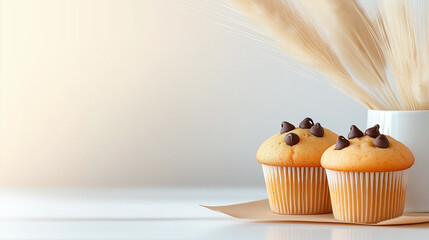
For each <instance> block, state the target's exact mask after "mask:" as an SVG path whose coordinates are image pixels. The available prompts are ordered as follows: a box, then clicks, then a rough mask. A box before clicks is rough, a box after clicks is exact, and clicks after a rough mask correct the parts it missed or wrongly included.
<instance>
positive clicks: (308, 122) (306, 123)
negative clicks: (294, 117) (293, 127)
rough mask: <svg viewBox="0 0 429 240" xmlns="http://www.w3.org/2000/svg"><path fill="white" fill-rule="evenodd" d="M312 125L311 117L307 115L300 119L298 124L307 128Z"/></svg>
mask: <svg viewBox="0 0 429 240" xmlns="http://www.w3.org/2000/svg"><path fill="white" fill-rule="evenodd" d="M313 125H314V122H313V119H311V118H309V117H308V118H305V119H304V120H302V122H301V123H300V124H299V127H300V128H304V129H308V128H311V127H312V126H313Z"/></svg>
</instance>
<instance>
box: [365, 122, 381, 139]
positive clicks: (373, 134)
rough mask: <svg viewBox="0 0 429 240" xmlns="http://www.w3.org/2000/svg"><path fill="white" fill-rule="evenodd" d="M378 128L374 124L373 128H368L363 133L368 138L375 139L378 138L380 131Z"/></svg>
mask: <svg viewBox="0 0 429 240" xmlns="http://www.w3.org/2000/svg"><path fill="white" fill-rule="evenodd" d="M379 128H380V125H378V124H375V125H374V127H372V128H368V129H367V130H366V131H365V134H366V135H368V136H370V137H373V138H376V137H378V135H380V131H379V130H378V129H379Z"/></svg>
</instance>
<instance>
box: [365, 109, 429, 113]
mask: <svg viewBox="0 0 429 240" xmlns="http://www.w3.org/2000/svg"><path fill="white" fill-rule="evenodd" d="M368 112H395V113H419V112H420V113H423V112H429V110H378V109H368Z"/></svg>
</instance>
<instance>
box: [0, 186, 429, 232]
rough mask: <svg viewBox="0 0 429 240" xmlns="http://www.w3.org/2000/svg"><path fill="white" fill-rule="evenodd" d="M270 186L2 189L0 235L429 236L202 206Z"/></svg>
mask: <svg viewBox="0 0 429 240" xmlns="http://www.w3.org/2000/svg"><path fill="white" fill-rule="evenodd" d="M265 197H266V193H265V189H218V188H209V187H208V188H205V189H73V190H55V189H44V190H40V189H39V190H34V189H32V190H29V189H20V190H16V189H15V190H10V189H9V190H5V189H3V190H0V239H246V240H250V239H297V240H299V239H335V240H336V239H338V240H340V239H341V240H347V239H353V240H355V239H388V240H395V239H429V224H416V225H404V226H389V227H376V226H358V225H339V224H337V225H334V224H313V223H273V222H271V223H269V222H268V223H261V222H249V221H243V220H237V219H233V218H231V217H228V216H225V215H223V214H220V213H216V212H212V211H210V210H208V209H205V208H203V207H200V206H199V204H206V205H220V204H233V203H239V202H244V201H251V200H257V199H262V198H265Z"/></svg>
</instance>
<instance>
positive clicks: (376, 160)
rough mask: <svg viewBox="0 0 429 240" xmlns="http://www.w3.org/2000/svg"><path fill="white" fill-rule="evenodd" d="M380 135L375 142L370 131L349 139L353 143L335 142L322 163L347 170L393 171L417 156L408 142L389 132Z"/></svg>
mask: <svg viewBox="0 0 429 240" xmlns="http://www.w3.org/2000/svg"><path fill="white" fill-rule="evenodd" d="M371 135H373V136H375V135H374V134H371ZM378 136H380V137H379V138H378V141H375V144H374V140H375V139H374V137H371V136H368V135H366V136H363V137H358V138H353V139H349V142H350V145H349V146H347V147H344V148H342V149H341V150H336V149H335V148H336V146H335V145H334V146H331V147H330V148H328V149H327V150H326V151H325V153H324V154H323V156H322V160H321V164H322V166H323V167H324V168H326V169H330V170H336V171H346V172H390V171H400V170H404V169H407V168H410V167H411V166H412V165H413V163H414V156H413V154H412V153H411V151H410V150H409V149H408V148H407V147H406V146H405V145H404V144H402V143H401V142H399V141H397V140H395V139H394V138H392V137H390V136H387V135H377V137H378Z"/></svg>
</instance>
